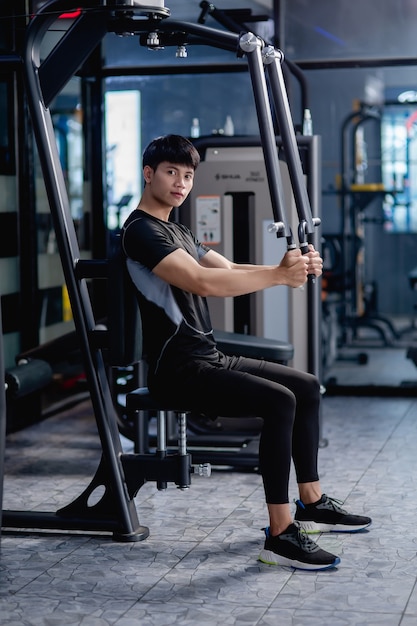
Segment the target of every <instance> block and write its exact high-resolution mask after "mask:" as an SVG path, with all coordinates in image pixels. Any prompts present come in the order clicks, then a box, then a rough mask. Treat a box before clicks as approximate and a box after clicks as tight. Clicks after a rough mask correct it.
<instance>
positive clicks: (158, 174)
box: [145, 161, 194, 207]
mask: <svg viewBox="0 0 417 626" xmlns="http://www.w3.org/2000/svg"><path fill="white" fill-rule="evenodd" d="M145 180H146V182H147V183H148V184H149V185H150V187H151V191H152V195H153V196H154V198H155V199H157V200H158V201H159V202H160V203H161V204H164V205H166V206H169V207H178V206H180V205H181V204H182V203H183V202H184V200H185V199H186V198H187V196H188V194H189V193H190V191H191V189H192V188H193V182H194V168H193V167H191V166H189V165H179V164H178V163H169V162H168V161H163V162H162V163H160V164H159V165H158V167H157V168H156V170H153V169H152V168H150V167H148V168H147V170H146V171H145Z"/></svg>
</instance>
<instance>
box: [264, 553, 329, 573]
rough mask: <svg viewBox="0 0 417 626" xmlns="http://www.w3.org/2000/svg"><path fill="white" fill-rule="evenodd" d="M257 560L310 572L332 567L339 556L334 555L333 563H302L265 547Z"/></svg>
mask: <svg viewBox="0 0 417 626" xmlns="http://www.w3.org/2000/svg"><path fill="white" fill-rule="evenodd" d="M258 560H259V561H262V563H266V565H281V566H282V567H292V568H294V569H303V570H308V571H310V572H314V571H322V570H326V569H332V568H333V567H336V566H337V565H339V563H340V558H339V557H338V556H337V557H335V560H334V561H333V563H326V564H325V565H319V564H318V563H303V562H302V561H297V560H296V559H288V558H287V557H285V556H280V555H279V554H275V552H272V551H271V550H265V549H264V550H262V552H261V554H260V555H259V559H258Z"/></svg>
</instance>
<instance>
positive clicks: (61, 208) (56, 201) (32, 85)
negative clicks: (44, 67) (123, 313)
mask: <svg viewBox="0 0 417 626" xmlns="http://www.w3.org/2000/svg"><path fill="white" fill-rule="evenodd" d="M62 4H65V3H62V2H57V3H56V5H57V6H61V5H62ZM53 6H55V3H53V2H52V3H48V5H47V7H48V8H51V7H53ZM52 19H53V17H51V15H38V16H36V17H35V18H34V19H33V20H32V22H31V24H30V25H29V28H28V31H27V40H26V47H25V77H26V84H27V94H28V105H29V109H30V113H31V117H32V123H33V129H34V133H35V138H36V142H37V146H38V152H39V158H40V162H41V166H42V171H43V175H44V181H45V187H46V190H47V194H48V199H49V204H50V209H51V214H52V218H53V221H54V227H55V233H56V238H57V244H58V248H59V251H60V256H61V261H62V267H63V271H64V276H65V281H66V285H67V288H68V293H69V297H70V301H71V307H72V313H73V317H74V322H75V326H76V330H77V334H78V338H79V341H80V346H81V350H82V354H83V361H84V366H85V371H86V376H87V380H88V382H89V387H90V393H91V400H92V404H93V408H94V414H95V416H96V421H97V427H98V430H99V435H100V440H101V445H102V449H103V455H104V458H105V460H106V463H107V467H108V474H109V478H110V481H111V483H112V491H113V492H114V494H115V498H116V502H115V508H116V509H118V510H117V512H115V515H116V514H118V515H119V516H120V520H121V522H120V523H121V526H122V527H123V529H124V533H125V534H126V536H133V535H135V533H137V532H138V531H139V532H141V531H142V529H141V528H140V527H139V522H138V519H137V513H136V508H135V506H134V502H133V501H132V500H130V501H129V500H128V499H127V495H126V486H125V484H124V482H123V479H122V476H123V472H122V467H121V462H120V455H121V453H122V448H121V443H120V438H119V434H118V430H117V425H116V417H115V409H114V406H113V401H112V397H111V393H110V389H109V384H108V380H107V373H106V368H105V365H104V362H103V357H102V354H101V352H100V351H99V350H97V351H96V352H95V353H94V355H93V354H92V351H91V350H90V348H89V331H90V330H92V329H93V328H94V327H95V320H94V315H93V311H92V308H91V303H90V299H89V294H88V290H87V286H86V282H85V280H78V279H77V277H76V272H75V268H76V265H77V261H78V259H79V258H80V251H79V248H78V242H77V237H76V232H75V228H74V223H73V219H72V216H71V211H70V207H69V200H68V195H67V191H66V186H65V182H64V176H63V172H62V168H61V164H60V159H59V154H58V150H57V145H56V141H55V136H54V128H53V124H52V119H51V115H50V111H49V110H48V109H47V108H46V107H45V106H44V94H43V92H42V87H41V84H40V80H39V71H38V70H39V67H40V65H41V61H40V46H41V42H42V39H43V36H44V34H45V33H46V31H47V29H48V26H49V25H50V23H51V20H52ZM52 53H53V52H52Z"/></svg>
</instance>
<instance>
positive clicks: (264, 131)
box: [240, 33, 292, 242]
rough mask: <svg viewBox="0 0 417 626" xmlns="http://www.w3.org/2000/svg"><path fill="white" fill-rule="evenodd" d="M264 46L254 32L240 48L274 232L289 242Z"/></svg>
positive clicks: (245, 35)
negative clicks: (250, 89) (244, 58)
mask: <svg viewBox="0 0 417 626" xmlns="http://www.w3.org/2000/svg"><path fill="white" fill-rule="evenodd" d="M261 46H262V41H261V40H260V39H259V38H258V37H256V36H255V35H253V34H252V33H245V34H244V35H242V37H241V39H240V47H241V48H242V50H243V51H244V52H245V53H246V55H247V60H248V65H249V72H250V77H251V81H252V87H253V94H254V98H255V106H256V111H257V115H258V123H259V131H260V135H261V144H262V149H263V153H264V157H265V167H266V171H267V178H268V186H269V192H270V195H271V203H272V213H273V218H274V224H273V225H272V227H271V230H274V231H275V232H276V234H277V237H283V236H285V237H286V238H287V241H288V242H289V241H290V239H291V240H292V233H291V228H290V225H289V223H288V220H287V216H286V213H285V198H284V193H283V189H284V186H283V183H282V179H281V170H280V166H279V158H278V151H277V144H276V137H275V131H274V124H273V121H272V113H271V108H270V105H269V99H268V91H267V85H266V79H265V72H264V69H263V63H262V56H261Z"/></svg>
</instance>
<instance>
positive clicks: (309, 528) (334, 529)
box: [297, 520, 371, 535]
mask: <svg viewBox="0 0 417 626" xmlns="http://www.w3.org/2000/svg"><path fill="white" fill-rule="evenodd" d="M297 522H298V523H299V524H300V527H301V528H302V529H303V530H304V532H306V533H308V534H309V535H314V534H317V533H358V532H360V531H361V530H365V528H368V527H369V526H370V525H371V522H369V524H360V525H358V526H346V524H323V523H320V522H302V521H301V520H297Z"/></svg>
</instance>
